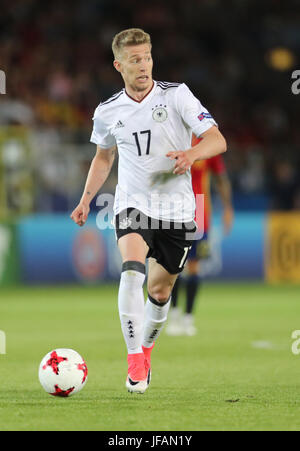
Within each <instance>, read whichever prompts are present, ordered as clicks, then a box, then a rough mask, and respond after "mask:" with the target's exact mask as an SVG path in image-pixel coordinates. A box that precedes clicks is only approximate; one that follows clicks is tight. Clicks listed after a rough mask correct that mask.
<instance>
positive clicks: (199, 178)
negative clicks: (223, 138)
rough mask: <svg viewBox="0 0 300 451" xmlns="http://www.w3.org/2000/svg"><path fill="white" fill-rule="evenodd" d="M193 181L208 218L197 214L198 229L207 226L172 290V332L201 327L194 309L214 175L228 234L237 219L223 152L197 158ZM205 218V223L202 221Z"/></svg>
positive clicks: (189, 332)
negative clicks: (181, 298)
mask: <svg viewBox="0 0 300 451" xmlns="http://www.w3.org/2000/svg"><path fill="white" fill-rule="evenodd" d="M200 140H201V138H200V139H199V138H197V137H196V136H194V135H193V139H192V146H195V145H196V144H197V143H199V141H200ZM191 174H192V185H193V191H194V194H195V196H196V195H197V194H204V218H203V217H202V218H201V214H200V215H199V212H198V214H197V215H196V221H197V225H198V229H199V230H201V229H203V236H202V238H200V239H199V240H195V241H194V242H193V245H192V248H191V249H190V251H189V254H188V259H187V276H186V280H184V281H183V280H182V278H179V277H178V279H177V281H176V283H175V286H174V288H173V291H172V309H171V311H170V315H169V322H168V325H167V328H166V333H167V334H168V335H188V336H192V335H195V334H196V332H197V330H196V328H195V326H194V318H193V310H194V304H195V299H196V296H197V292H198V290H199V288H200V285H201V278H200V276H199V273H200V261H201V260H203V259H206V258H208V257H209V256H210V249H209V242H208V238H209V230H210V225H211V175H213V177H214V179H215V183H216V188H217V191H218V194H219V196H220V198H221V201H222V205H223V228H224V233H225V234H228V233H229V232H230V230H231V227H232V223H233V217H234V213H233V206H232V196H231V184H230V181H229V179H228V176H227V171H226V167H225V163H224V159H223V157H222V155H217V156H215V157H213V158H210V159H207V160H201V161H196V162H195V163H194V164H193V165H192V168H191ZM200 222H202V224H200ZM182 282H185V288H186V304H185V313H184V314H183V313H182V312H181V310H180V309H179V308H178V293H179V287H180V286H181V284H182Z"/></svg>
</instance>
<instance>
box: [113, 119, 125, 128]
mask: <svg viewBox="0 0 300 451" xmlns="http://www.w3.org/2000/svg"><path fill="white" fill-rule="evenodd" d="M121 127H125V125H124V124H123V122H122V121H118V122H117V123H116V125H115V128H121Z"/></svg>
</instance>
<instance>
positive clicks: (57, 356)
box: [39, 348, 88, 397]
mask: <svg viewBox="0 0 300 451" xmlns="http://www.w3.org/2000/svg"><path fill="white" fill-rule="evenodd" d="M87 375H88V369H87V366H86V363H85V361H84V359H83V358H82V357H81V355H80V354H78V352H76V351H74V350H73V349H64V348H61V349H54V350H53V351H50V352H48V354H46V355H45V357H44V358H43V359H42V361H41V363H40V367H39V380H40V383H41V385H42V387H43V388H44V390H45V391H46V392H47V393H49V394H50V395H53V396H62V397H67V396H72V395H74V394H75V393H78V392H79V391H80V390H82V389H83V387H84V386H85V384H86V382H87Z"/></svg>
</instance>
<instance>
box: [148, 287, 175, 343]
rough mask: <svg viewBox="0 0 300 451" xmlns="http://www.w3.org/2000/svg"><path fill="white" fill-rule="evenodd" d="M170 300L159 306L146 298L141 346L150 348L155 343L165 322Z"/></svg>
mask: <svg viewBox="0 0 300 451" xmlns="http://www.w3.org/2000/svg"><path fill="white" fill-rule="evenodd" d="M170 300H171V297H170V299H169V300H168V301H167V302H165V303H164V304H159V303H158V302H156V301H155V300H154V299H152V298H151V297H150V296H148V299H147V302H146V306H145V322H144V339H143V346H144V347H145V348H150V347H151V346H152V345H153V343H154V341H156V340H157V339H158V337H159V335H160V333H161V331H162V329H163V327H164V325H165V323H166V321H167V316H168V311H169V308H170V304H171V302H170Z"/></svg>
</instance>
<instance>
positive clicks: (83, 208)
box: [70, 203, 90, 227]
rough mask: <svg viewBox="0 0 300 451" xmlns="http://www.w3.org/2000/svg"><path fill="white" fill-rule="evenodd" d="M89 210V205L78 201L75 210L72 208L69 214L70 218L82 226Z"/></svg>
mask: <svg viewBox="0 0 300 451" xmlns="http://www.w3.org/2000/svg"><path fill="white" fill-rule="evenodd" d="M89 212H90V207H89V206H88V205H86V204H83V203H80V204H79V205H77V207H76V208H75V210H73V212H72V213H71V215H70V218H71V219H73V221H74V222H75V224H77V225H79V226H80V227H82V226H83V225H84V224H85V223H86V220H87V218H88V215H89Z"/></svg>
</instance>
